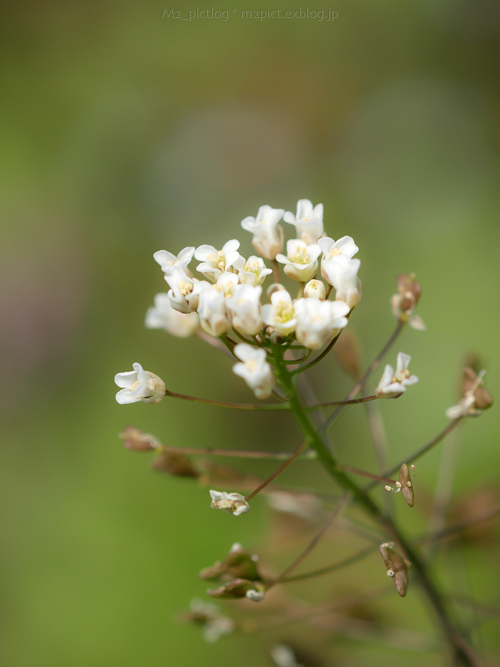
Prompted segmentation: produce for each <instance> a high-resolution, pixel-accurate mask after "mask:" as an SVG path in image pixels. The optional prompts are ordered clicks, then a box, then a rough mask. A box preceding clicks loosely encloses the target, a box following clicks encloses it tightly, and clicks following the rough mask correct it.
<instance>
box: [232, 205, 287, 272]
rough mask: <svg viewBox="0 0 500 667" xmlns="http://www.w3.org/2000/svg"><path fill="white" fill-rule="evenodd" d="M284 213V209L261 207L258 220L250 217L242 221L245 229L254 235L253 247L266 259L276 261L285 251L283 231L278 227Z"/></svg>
mask: <svg viewBox="0 0 500 667" xmlns="http://www.w3.org/2000/svg"><path fill="white" fill-rule="evenodd" d="M284 212H285V211H284V209H282V208H272V207H271V206H261V207H260V208H259V210H258V212H257V217H256V218H252V217H251V216H248V217H247V218H245V219H244V220H242V221H241V226H242V227H243V229H245V230H246V231H247V232H251V233H252V234H253V239H252V244H253V247H254V248H255V250H256V251H257V252H258V253H259V255H261V256H262V257H264V259H275V258H276V255H277V254H278V253H279V252H281V251H282V250H283V230H282V229H281V227H278V226H277V225H278V222H279V221H280V220H281V218H282V217H283V213H284Z"/></svg>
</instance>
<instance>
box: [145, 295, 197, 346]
mask: <svg viewBox="0 0 500 667" xmlns="http://www.w3.org/2000/svg"><path fill="white" fill-rule="evenodd" d="M154 303H155V305H154V306H152V307H151V308H149V309H148V312H147V313H146V327H147V328H148V329H165V331H167V332H168V333H169V334H172V335H173V336H178V337H179V338H187V337H188V336H191V335H192V334H193V333H194V332H195V331H196V330H197V329H198V327H199V326H200V320H199V319H198V315H197V314H196V313H180V312H179V311H178V310H175V308H172V305H171V303H170V299H169V298H168V294H165V292H161V293H160V294H157V295H156V296H155V298H154Z"/></svg>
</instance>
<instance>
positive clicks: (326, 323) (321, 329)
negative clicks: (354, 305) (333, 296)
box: [294, 297, 349, 350]
mask: <svg viewBox="0 0 500 667" xmlns="http://www.w3.org/2000/svg"><path fill="white" fill-rule="evenodd" d="M294 309H295V314H296V316H297V328H296V329H295V336H296V338H297V340H298V341H299V343H302V345H305V347H307V348H309V349H310V350H319V349H320V348H322V347H325V346H326V345H328V344H329V343H330V342H331V340H332V339H333V337H334V336H336V335H337V333H338V332H339V331H340V330H341V329H343V328H344V327H346V326H347V318H346V317H345V316H346V315H347V314H348V313H349V306H348V305H347V304H346V303H344V302H343V301H320V300H319V299H315V298H312V297H310V298H307V299H298V300H297V301H295V304H294Z"/></svg>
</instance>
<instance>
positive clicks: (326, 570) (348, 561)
mask: <svg viewBox="0 0 500 667" xmlns="http://www.w3.org/2000/svg"><path fill="white" fill-rule="evenodd" d="M377 550H378V547H377V546H371V547H367V548H366V549H363V550H362V551H358V553H356V554H354V555H353V556H349V557H348V558H344V559H343V560H341V561H339V562H338V563H334V564H333V565H327V566H326V567H321V568H319V569H317V570H311V571H310V572H304V573H302V574H294V575H293V576H291V577H288V576H287V577H283V576H282V577H281V578H280V580H279V583H280V584H289V583H292V582H295V581H304V580H305V579H313V578H316V577H321V576H323V575H324V574H330V572H335V571H336V570H342V569H343V568H345V567H349V565H354V563H358V562H359V561H360V560H363V558H366V557H367V556H371V555H372V554H374V553H376V552H377Z"/></svg>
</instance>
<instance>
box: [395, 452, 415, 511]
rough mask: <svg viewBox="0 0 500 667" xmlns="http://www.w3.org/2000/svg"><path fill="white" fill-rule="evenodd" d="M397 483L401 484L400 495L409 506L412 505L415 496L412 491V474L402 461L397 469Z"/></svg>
mask: <svg viewBox="0 0 500 667" xmlns="http://www.w3.org/2000/svg"><path fill="white" fill-rule="evenodd" d="M399 483H400V484H401V486H400V487H399V488H400V489H401V495H402V496H403V498H404V499H405V500H406V503H407V505H408V506H409V507H413V504H414V502H415V496H414V493H413V482H412V475H411V472H410V470H409V468H408V466H407V464H406V463H403V465H402V466H401V468H400V469H399Z"/></svg>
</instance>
